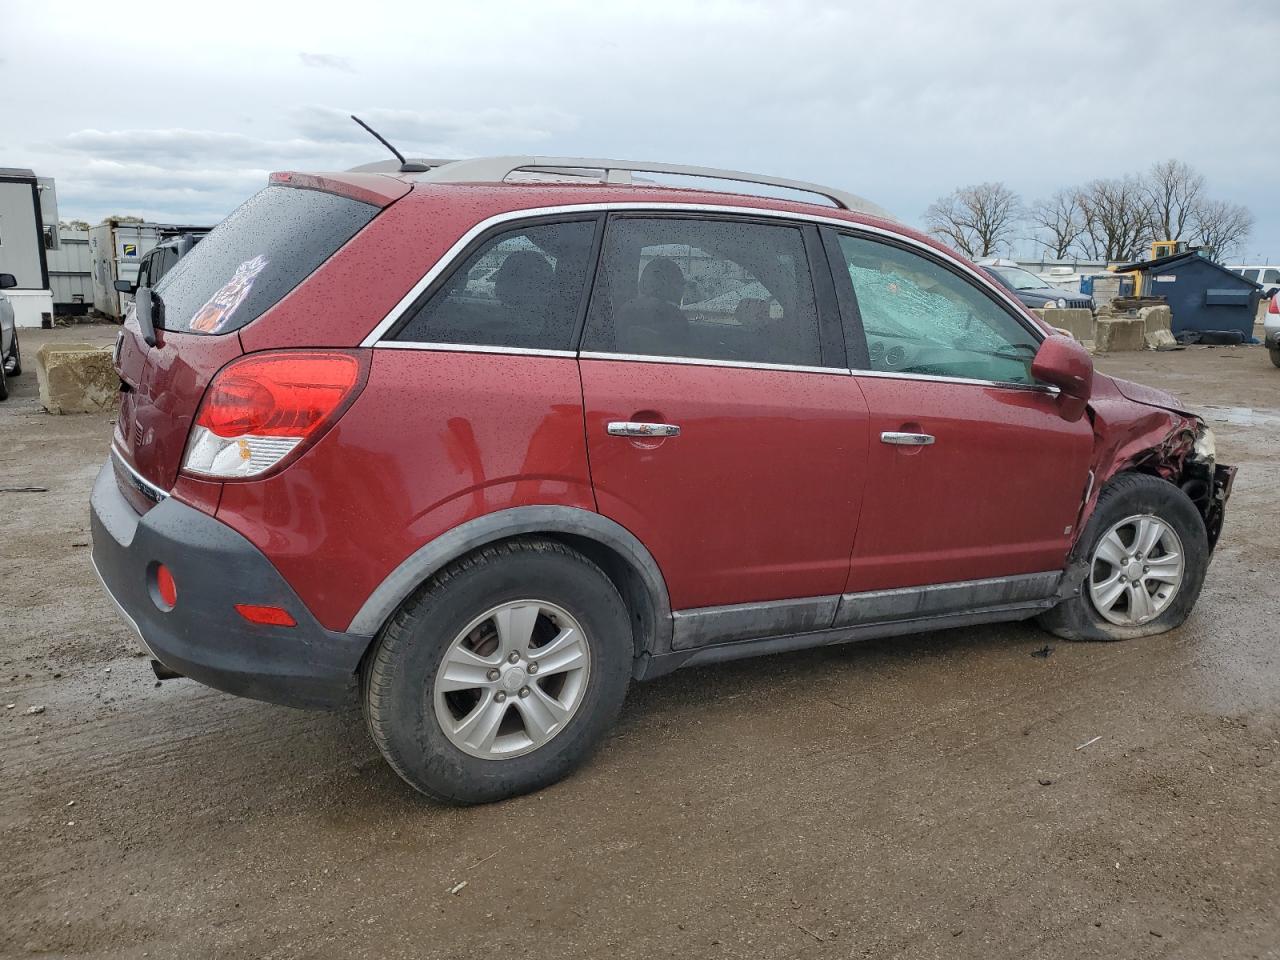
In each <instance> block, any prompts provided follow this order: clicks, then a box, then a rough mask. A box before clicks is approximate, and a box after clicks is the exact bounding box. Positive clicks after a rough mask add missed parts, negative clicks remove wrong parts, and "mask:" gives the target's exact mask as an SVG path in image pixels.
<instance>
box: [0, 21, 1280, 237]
mask: <svg viewBox="0 0 1280 960" xmlns="http://www.w3.org/2000/svg"><path fill="white" fill-rule="evenodd" d="M63 2H64V4H65V9H64V7H60V8H59V9H60V13H61V14H62V15H60V16H59V17H58V18H57V19H56V20H50V19H48V18H47V16H45V15H44V14H42V13H41V9H42V8H39V7H38V6H37V5H34V4H32V5H21V4H17V5H14V7H13V8H12V9H7V10H6V16H5V27H4V39H5V40H6V41H7V43H6V46H5V50H4V56H5V57H6V58H7V61H6V62H3V63H0V89H25V88H26V87H27V86H29V83H30V78H31V77H33V76H39V77H41V81H40V85H39V96H38V97H25V96H24V97H13V98H10V102H9V104H8V105H7V107H6V116H5V136H4V138H3V139H4V146H3V147H0V165H18V166H31V167H33V168H35V169H37V170H38V171H39V172H41V173H44V174H52V175H54V176H56V177H57V178H58V180H59V196H60V199H61V201H62V205H63V207H64V211H63V212H64V215H65V216H75V215H84V214H85V212H86V211H85V210H84V209H81V208H79V207H77V206H76V205H78V204H80V203H82V202H86V203H87V202H90V201H91V200H92V198H93V196H94V194H93V193H92V191H93V190H95V189H96V190H102V189H106V187H107V182H106V181H104V180H102V179H101V178H99V177H98V175H97V174H95V175H94V177H93V178H91V177H89V176H88V171H89V169H90V167H89V161H90V160H91V159H96V160H99V161H104V160H109V161H116V162H119V163H121V164H125V165H126V170H125V171H124V172H117V173H113V174H112V175H111V176H112V177H113V179H111V181H110V183H111V184H113V185H114V186H113V187H112V189H115V188H116V187H121V188H123V187H125V186H127V184H128V183H129V182H132V184H133V187H134V190H135V201H134V205H135V207H136V209H138V210H139V211H143V212H146V211H151V210H153V209H156V210H159V211H160V212H166V213H167V215H168V216H169V217H170V218H181V217H182V215H183V214H184V212H186V210H187V208H185V207H183V206H181V204H182V203H185V202H187V201H185V200H184V199H183V198H184V197H186V196H188V194H184V193H182V192H176V193H162V192H161V190H162V189H163V190H165V191H167V190H169V189H170V186H169V185H172V182H173V181H172V177H174V176H187V175H190V176H191V177H192V179H193V181H198V182H199V183H200V184H203V186H196V185H195V184H194V183H193V184H188V185H187V186H184V187H182V188H181V189H182V190H187V189H190V190H192V191H194V192H193V193H192V194H190V196H192V197H195V198H198V200H199V202H200V203H201V204H207V206H202V207H201V209H202V210H212V209H215V207H216V208H217V209H221V210H222V211H223V212H226V211H229V210H230V209H231V208H232V207H234V206H235V204H236V203H237V202H238V201H239V200H241V199H243V196H244V193H245V191H247V190H249V189H252V185H251V182H254V178H255V177H256V176H257V172H258V171H262V170H268V169H274V168H282V167H284V168H295V169H297V168H304V169H305V168H311V169H334V168H341V167H346V166H351V165H354V164H356V163H360V162H364V161H368V160H372V159H378V158H381V157H382V156H383V155H384V152H383V148H382V147H381V146H379V145H378V144H377V143H376V142H375V141H374V140H373V139H372V138H370V137H368V136H367V134H365V133H364V131H362V130H360V129H359V128H358V127H356V125H355V124H353V123H352V122H351V121H350V120H349V119H348V118H347V115H348V114H349V113H356V114H358V115H359V116H361V117H363V118H364V119H365V120H367V121H368V122H369V123H370V124H372V125H373V126H374V127H375V128H376V129H378V130H379V131H380V132H381V133H382V134H383V135H384V136H386V137H387V138H388V139H389V140H391V142H393V143H395V144H396V145H397V146H398V147H399V148H400V149H401V150H403V151H404V152H405V153H407V154H412V155H418V156H461V155H466V154H477V153H516V152H539V153H552V154H584V155H589V156H601V155H603V156H621V157H631V158H639V159H663V160H671V161H678V162H687V163H706V164H712V165H716V166H726V167H735V168H739V169H748V170H759V171H761V172H764V173H772V174H778V175H782V176H791V177H794V178H797V179H809V180H817V181H825V182H830V183H832V184H835V185H838V186H842V187H845V188H848V189H850V190H853V191H854V192H857V193H861V194H864V195H866V196H868V197H870V198H872V199H874V200H876V201H878V202H880V203H882V204H884V205H885V206H887V207H889V208H890V209H891V210H894V211H895V212H897V213H898V214H899V215H900V216H902V217H903V218H904V219H906V220H908V221H914V220H918V218H919V217H920V215H921V214H922V213H923V211H924V209H925V207H927V206H928V204H929V203H930V201H932V200H933V199H934V198H935V197H937V196H939V195H941V194H944V193H947V192H949V191H950V190H951V189H953V188H954V187H956V186H958V185H960V184H964V183H974V182H981V181H985V180H1003V181H1005V182H1007V183H1008V184H1009V185H1010V186H1011V187H1012V188H1013V189H1015V190H1017V191H1019V192H1020V193H1022V194H1023V195H1024V196H1025V197H1026V198H1027V199H1028V200H1030V199H1034V198H1035V197H1036V196H1038V195H1040V194H1044V193H1048V192H1050V191H1052V190H1053V189H1054V188H1056V187H1058V186H1064V185H1069V184H1073V183H1078V182H1082V181H1085V180H1088V179H1091V178H1093V177H1098V176H1117V175H1121V174H1123V173H1126V172H1138V171H1141V170H1143V169H1145V168H1146V167H1148V166H1149V165H1150V164H1151V163H1152V162H1153V161H1155V160H1158V159H1164V158H1167V157H1170V156H1173V157H1178V158H1180V159H1184V160H1186V161H1187V162H1189V163H1191V164H1192V165H1193V166H1195V167H1197V168H1198V169H1200V170H1201V171H1202V172H1203V173H1204V174H1205V175H1206V177H1207V179H1208V181H1209V186H1210V189H1211V191H1212V192H1213V193H1214V194H1215V195H1217V196H1222V197H1224V198H1227V199H1231V200H1234V201H1239V202H1245V203H1247V204H1249V205H1250V206H1251V207H1252V208H1253V209H1254V212H1255V213H1256V214H1257V216H1258V220H1259V226H1258V229H1257V231H1256V236H1255V244H1256V245H1258V246H1260V247H1262V248H1264V249H1262V250H1260V251H1259V253H1260V254H1264V253H1265V252H1266V248H1267V247H1270V249H1271V257H1272V258H1273V259H1280V164H1276V163H1275V157H1276V156H1277V155H1280V128H1277V127H1276V126H1275V124H1273V123H1269V122H1268V120H1267V119H1266V118H1269V117H1271V116H1272V115H1274V114H1276V113H1277V110H1280V95H1278V94H1277V93H1276V91H1277V90H1280V57H1277V56H1276V53H1275V51H1276V50H1280V7H1277V6H1276V5H1275V4H1274V3H1273V2H1263V0H1221V2H1219V3H1215V4H1190V3H1186V4H1176V5H1166V6H1165V7H1163V8H1161V14H1160V16H1159V20H1158V30H1157V29H1155V27H1154V26H1152V29H1150V30H1148V29H1145V28H1144V29H1135V28H1134V23H1133V21H1132V18H1127V19H1117V17H1116V15H1115V13H1114V7H1113V6H1112V5H1111V4H1109V3H1108V2H1106V0H1075V2H1073V3H1072V4H1069V5H1066V6H1065V7H1064V6H1062V5H1056V6H1055V5H1048V6H1046V5H1034V4H1026V3H1013V2H1004V0H971V2H969V3H966V4H963V5H957V4H943V3H936V2H925V0H859V2H857V3H844V2H835V0H771V2H764V0H757V2H736V3H735V2H728V0H708V2H705V3H698V4H690V3H687V2H685V0H647V2H646V3H645V4H642V5H626V6H621V5H619V6H615V5H610V4H600V3H598V2H595V3H592V2H588V0H580V2H575V0H540V2H539V3H537V4H527V3H516V2H500V0H491V2H486V3H483V4H453V5H448V6H439V5H421V6H417V7H414V6H405V5H403V4H395V5H391V4H381V3H378V2H375V0H366V2H365V3H364V4H362V6H361V8H360V10H361V28H360V29H353V28H352V25H351V19H350V7H349V5H341V4H337V3H332V2H329V0H313V2H312V3H311V4H309V6H308V9H307V14H306V16H298V15H297V13H296V11H295V10H293V9H292V8H286V7H279V8H277V7H274V6H272V5H270V4H262V3H260V2H257V3H248V2H243V3H242V2H240V0H227V2H226V3H224V5H223V6H221V7H220V8H219V14H218V16H216V17H211V16H209V15H208V13H207V11H204V10H203V9H199V8H182V7H177V8H174V9H173V10H172V11H169V12H168V13H167V14H166V17H165V18H163V19H161V20H154V19H152V18H146V17H143V18H136V17H134V18H121V17H119V16H118V15H117V14H116V13H115V12H114V11H113V10H111V9H110V8H109V7H104V6H103V5H101V4H100V3H94V2H89V0H83V2H82V0H63ZM246 23H251V24H252V27H251V29H246V28H245V25H246ZM1149 26H1150V25H1149ZM191 37H198V38H199V43H190V42H186V41H185V40H184V42H181V43H177V42H175V39H174V38H191ZM67 49H111V50H112V51H113V53H114V56H115V62H116V64H117V66H116V67H114V68H113V69H112V70H111V71H110V72H109V73H98V72H92V73H88V72H86V71H74V72H72V71H49V70H48V69H47V64H48V63H49V62H52V60H54V59H56V57H58V56H60V55H62V54H63V53H64V52H65V50H67ZM299 50H302V51H307V52H306V53H303V54H300V53H299ZM335 51H336V52H335ZM1169 64H1173V65H1175V71H1176V72H1178V73H1179V75H1181V76H1186V77H1188V79H1187V81H1186V82H1185V83H1177V84H1175V85H1174V86H1172V87H1171V86H1170V83H1169V76H1170V74H1169V67H1168V65H1169ZM344 65H345V66H347V67H351V68H352V69H353V70H354V67H355V66H356V65H358V67H359V70H358V71H356V72H351V71H349V70H347V69H344V68H343V67H344ZM157 168H158V169H159V170H161V171H168V173H157V172H156V169H157ZM130 171H132V172H131V173H130ZM219 172H221V174H222V175H223V176H222V177H221V178H220V177H219V176H215V174H217V173H219ZM130 176H133V177H134V179H133V180H132V181H130V180H129V177H130ZM166 177H169V179H165V178H166ZM256 182H260V181H256ZM161 183H163V184H166V186H164V187H163V188H161V187H160V186H158V185H159V184H161ZM173 189H175V190H177V189H178V188H177V187H176V186H174V187H173ZM81 198H86V199H85V200H83V201H82V199H81ZM191 202H193V203H194V202H196V201H195V200H193V201H191ZM218 205H220V206H218ZM113 212H114V211H113ZM122 212H123V211H122Z"/></svg>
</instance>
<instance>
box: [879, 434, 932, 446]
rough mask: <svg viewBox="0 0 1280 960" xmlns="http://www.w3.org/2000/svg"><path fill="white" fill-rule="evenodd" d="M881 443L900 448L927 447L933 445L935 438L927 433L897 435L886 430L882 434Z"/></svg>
mask: <svg viewBox="0 0 1280 960" xmlns="http://www.w3.org/2000/svg"><path fill="white" fill-rule="evenodd" d="M880 442H881V443H892V444H894V445H895V446H899V447H927V446H929V444H931V443H933V437H932V435H930V434H927V433H897V432H895V431H893V430H886V431H885V432H884V433H882V434H880Z"/></svg>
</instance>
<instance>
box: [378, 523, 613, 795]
mask: <svg viewBox="0 0 1280 960" xmlns="http://www.w3.org/2000/svg"><path fill="white" fill-rule="evenodd" d="M632 650H633V641H632V636H631V627H630V618H629V617H628V615H627V611H626V608H625V606H624V605H623V602H622V598H621V597H620V596H619V595H618V591H617V589H616V588H615V587H614V585H613V583H612V582H611V581H610V580H609V578H608V577H607V576H606V575H605V574H604V572H603V571H602V570H601V569H600V568H599V567H598V566H596V565H595V564H594V563H592V562H591V561H590V560H589V559H587V558H586V557H584V556H583V555H582V554H580V553H578V552H577V551H574V550H571V549H570V548H568V547H566V546H564V545H563V544H560V543H556V542H551V541H545V540H514V541H510V542H507V543H504V544H500V545H497V546H493V547H486V548H484V549H483V550H480V551H479V552H477V553H475V554H472V555H470V556H469V557H466V558H464V559H462V560H459V561H457V562H455V563H454V564H452V565H450V566H449V567H447V568H446V569H445V570H443V571H441V572H440V573H438V574H436V575H435V576H434V577H432V579H431V580H430V581H429V582H428V583H427V584H425V585H424V586H423V587H422V588H421V589H420V590H419V591H418V593H417V594H415V595H414V596H413V597H412V598H410V599H409V600H408V601H406V603H405V605H404V606H403V607H402V608H401V609H400V610H399V611H398V612H397V613H396V614H395V616H394V617H393V618H392V620H391V622H390V623H389V624H388V625H387V627H386V629H385V630H384V631H383V633H382V636H381V638H380V639H379V641H378V646H377V648H376V650H375V651H374V652H373V654H372V655H371V657H370V659H369V662H368V664H367V665H366V668H365V672H364V701H365V715H366V717H367V719H368V723H369V731H370V733H371V735H372V736H373V740H374V742H375V743H376V744H377V746H378V749H379V750H381V751H382V754H383V756H384V757H385V758H386V759H387V761H388V762H389V763H390V764H391V766H392V768H393V769H394V770H395V771H396V772H397V773H398V774H400V776H401V777H403V778H404V779H405V780H406V781H407V782H408V783H409V784H410V785H411V786H413V787H414V788H416V789H417V790H419V791H421V792H422V793H425V794H427V795H428V796H430V797H433V798H435V799H437V800H442V801H445V802H451V803H485V802H488V801H492V800H500V799H503V798H505V797H510V796H515V795H517V794H521V793H527V792H529V791H532V790H537V789H540V788H541V787H544V786H547V785H548V784H551V783H554V782H555V781H557V780H559V779H561V778H562V777H564V776H566V775H567V774H568V773H569V772H570V771H571V770H573V769H574V768H575V767H576V766H577V765H578V764H580V763H581V762H582V761H583V760H584V759H586V757H587V756H588V755H589V754H590V753H591V751H592V749H594V747H595V746H596V745H597V744H598V743H599V741H600V739H601V738H602V737H603V736H604V733H605V731H606V730H607V729H608V728H609V726H610V725H611V724H612V723H613V720H614V718H615V717H616V716H617V714H618V711H619V709H620V708H621V706H622V701H623V698H624V696H625V695H626V689H627V683H628V681H629V679H630V675H631V661H632Z"/></svg>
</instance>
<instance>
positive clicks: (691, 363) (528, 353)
mask: <svg viewBox="0 0 1280 960" xmlns="http://www.w3.org/2000/svg"><path fill="white" fill-rule="evenodd" d="M372 346H373V347H374V348H375V349H377V350H428V351H437V352H441V353H494V354H509V355H511V356H518V357H560V358H563V359H570V360H572V359H574V358H577V359H579V360H625V361H628V362H631V363H674V364H679V365H680V366H686V367H730V368H735V369H741V370H777V371H780V372H783V373H825V374H832V375H835V376H840V377H875V378H876V379H880V380H920V381H924V382H929V383H958V384H963V385H966V386H974V387H1006V388H1008V389H1010V390H1031V391H1034V392H1036V393H1047V394H1051V395H1056V394H1057V393H1059V390H1058V388H1057V387H1050V386H1045V385H1044V384H1039V383H1011V382H1008V381H1004V380H975V379H970V378H966V377H943V376H936V375H933V374H925V373H895V372H893V371H889V370H883V371H882V370H852V369H850V368H848V367H809V366H803V365H800V364H793V363H757V362H754V361H749V360H712V359H708V358H703V357H657V356H648V355H646V354H640V353H613V352H610V351H605V350H583V351H581V352H580V353H574V352H573V351H572V350H538V349H533V348H531V347H495V346H491V345H485V344H460V343H419V342H416V341H401V340H383V341H379V342H378V343H375V344H372Z"/></svg>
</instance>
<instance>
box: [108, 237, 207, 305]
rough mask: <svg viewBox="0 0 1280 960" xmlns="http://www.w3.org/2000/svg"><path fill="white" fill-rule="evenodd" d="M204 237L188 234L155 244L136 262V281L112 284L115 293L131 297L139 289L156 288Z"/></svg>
mask: <svg viewBox="0 0 1280 960" xmlns="http://www.w3.org/2000/svg"><path fill="white" fill-rule="evenodd" d="M204 236H205V234H204V233H192V232H188V233H182V234H179V235H177V236H173V237H169V238H168V239H167V240H163V241H161V242H160V243H158V244H156V245H155V246H154V247H152V248H151V250H149V251H148V252H147V255H146V256H145V257H143V258H142V259H141V260H140V261H138V276H137V281H136V282H135V281H132V280H117V281H115V284H114V286H115V289H116V291H117V292H118V293H127V294H129V295H130V296H132V295H133V294H135V293H137V292H138V288H139V287H154V286H156V285H157V284H158V283H159V282H160V281H161V280H162V279H163V278H164V275H165V274H166V273H168V272H169V271H170V270H172V269H173V268H174V267H176V266H177V265H178V261H179V260H181V259H182V258H183V257H185V256H186V255H187V254H188V253H190V252H191V250H192V249H193V248H194V247H195V245H196V244H197V243H199V242H200V241H201V239H203V238H204Z"/></svg>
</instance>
